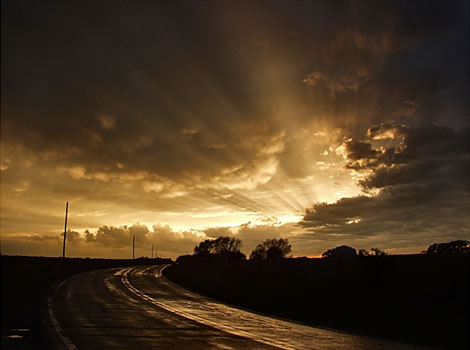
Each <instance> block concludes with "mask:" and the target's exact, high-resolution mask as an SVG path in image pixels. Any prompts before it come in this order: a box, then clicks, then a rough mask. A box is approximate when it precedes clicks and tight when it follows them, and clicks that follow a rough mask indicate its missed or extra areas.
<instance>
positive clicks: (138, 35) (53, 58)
mask: <svg viewBox="0 0 470 350" xmlns="http://www.w3.org/2000/svg"><path fill="white" fill-rule="evenodd" d="M2 6H3V11H2V15H3V21H2V48H3V49H2V52H3V53H4V54H3V59H2V87H3V88H2V124H3V125H2V133H3V134H4V135H3V138H4V139H5V142H8V143H19V144H21V145H23V146H24V147H26V148H29V149H32V150H34V151H35V152H37V153H38V154H49V155H50V157H51V158H53V159H52V160H53V161H59V162H61V163H63V164H65V165H82V166H86V168H87V170H100V171H107V172H118V173H119V172H120V171H121V170H120V168H118V167H117V164H118V163H119V164H120V165H121V166H122V167H125V168H126V169H127V170H128V171H142V170H144V171H149V172H150V173H155V174H159V175H162V176H166V177H175V176H178V177H186V178H187V177H192V176H205V177H209V178H210V177H212V176H215V175H220V174H221V172H223V170H224V169H226V168H230V167H233V166H240V165H241V166H245V167H246V166H247V164H249V162H250V161H252V160H254V161H256V159H257V158H259V157H263V156H259V155H260V153H262V152H263V149H264V147H265V145H263V142H262V141H261V140H262V139H269V138H270V137H274V136H275V135H276V134H279V132H280V131H281V129H280V126H279V124H278V121H276V117H275V114H276V108H278V107H276V106H274V105H272V104H271V103H265V102H263V101H266V100H267V99H268V98H273V97H276V95H279V93H278V92H276V91H277V87H276V85H279V84H282V85H284V87H285V89H286V91H285V92H286V93H289V94H291V95H292V96H295V97H292V98H293V99H294V100H293V101H292V102H291V103H295V104H296V105H297V106H303V107H301V108H300V107H299V108H300V110H299V111H294V113H296V114H298V116H297V118H300V119H302V118H303V119H304V120H305V118H306V117H307V115H310V116H311V115H312V112H314V113H313V114H322V113H321V112H322V111H323V112H326V113H327V114H328V117H329V118H330V119H331V121H330V122H329V123H330V124H333V125H336V126H340V127H351V120H350V118H353V119H354V122H353V124H355V126H354V128H357V129H358V130H361V121H360V120H359V119H358V118H359V117H356V116H352V117H351V116H349V117H345V115H351V114H353V115H359V114H361V113H362V114H363V117H364V118H366V119H371V118H372V120H376V119H377V118H378V117H381V118H383V117H385V118H399V117H402V116H392V114H393V113H392V111H396V110H397V106H400V105H403V108H404V109H406V108H407V106H408V105H407V103H408V104H409V103H412V105H415V104H419V106H418V107H416V108H418V109H419V108H422V107H421V106H423V105H424V102H427V100H426V101H423V103H421V102H419V101H418V100H419V98H417V96H416V94H417V91H421V93H420V95H422V91H423V90H424V91H428V89H433V90H432V94H433V95H435V94H436V93H439V91H440V90H441V89H442V88H444V87H445V88H446V89H450V88H453V87H455V89H457V90H458V91H460V92H461V93H464V92H465V91H466V90H465V86H463V85H462V79H463V78H461V77H462V76H465V74H464V73H465V69H467V70H468V65H465V64H463V63H462V62H464V61H462V60H463V59H464V58H465V57H468V52H467V51H465V50H466V49H465V48H462V45H461V43H462V41H461V40H460V39H462V40H464V39H465V34H462V33H461V32H462V31H461V30H460V28H461V26H462V22H465V21H468V18H466V17H465V11H463V12H464V14H462V8H465V7H466V6H467V5H466V4H465V2H451V3H450V4H449V3H447V2H433V3H432V4H429V3H427V2H423V3H420V2H418V3H412V4H408V3H401V2H398V3H395V2H384V3H382V2H380V3H379V4H377V3H376V2H348V1H345V2H341V3H337V4H330V3H329V2H324V3H322V2H319V3H310V2H298V3H297V2H296V3H295V4H291V3H288V2H283V1H278V2H264V1H256V2H249V3H242V4H235V3H233V2H217V1H216V2H210V1H209V2H204V3H188V2H181V3H180V2H172V3H152V2H148V3H143V4H142V5H141V6H133V5H130V4H127V3H124V2H99V3H98V4H83V3H79V2H66V3H64V2H46V3H36V2H25V1H23V2H22V1H20V2H9V1H6V2H4V3H3V5H2ZM455 32H457V33H459V35H460V37H461V38H460V37H458V36H457V37H456V38H454V40H453V41H450V42H449V41H448V40H447V36H449V37H451V36H452V35H454V36H453V37H455ZM462 35H463V36H464V37H462ZM464 46H465V45H464ZM423 50H424V51H423ZM429 50H432V52H434V51H436V52H442V51H444V52H449V53H452V54H453V55H454V56H452V59H451V58H447V59H446V60H445V61H444V62H449V64H442V62H439V63H437V61H436V63H435V64H429V63H427V64H424V63H426V62H427V61H426V59H425V57H424V56H423V55H422V53H427V52H428V51H429ZM458 50H464V51H462V52H460V54H459V55H457V53H458V52H459V51H458ZM281 52H282V53H283V55H282V56H280V53H281ZM407 57H408V59H407ZM410 58H411V59H410ZM454 58H455V60H454ZM451 60H452V61H451ZM409 62H411V66H412V67H410V64H409ZM451 62H452V64H450V63H451ZM414 66H420V67H421V68H420V70H419V72H418V73H415V72H416V71H417V70H416V69H414V68H413V67H414ZM462 68H463V70H462ZM397 69H398V70H399V72H398V74H400V75H402V76H401V78H400V83H399V84H398V82H397V81H396V80H393V81H391V80H390V79H396V76H397ZM457 71H458V72H459V74H458V75H457ZM312 72H314V73H312ZM315 72H316V73H315ZM312 74H313V75H312ZM416 74H421V75H424V76H426V77H427V80H426V81H423V79H419V76H418V77H417V76H416ZM429 76H432V77H433V78H432V80H431V81H429V79H430V78H429ZM315 79H316V80H322V81H323V82H324V84H326V88H325V89H326V90H325V92H324V93H323V92H322V88H321V87H320V88H319V89H317V88H316V87H312V88H313V89H314V90H315V94H314V95H315V96H314V97H313V99H312V97H311V94H309V91H308V89H306V88H305V87H304V86H302V80H304V81H306V82H310V85H315V84H313V82H314V81H316V80H315ZM384 79H385V80H386V84H385V83H382V82H381V81H382V80H384ZM443 79H444V80H445V81H446V83H445V84H443ZM415 81H423V83H422V84H421V85H419V86H416V84H415V83H412V82H415ZM317 85H318V84H317ZM320 85H321V84H320ZM389 86H390V88H389ZM273 87H274V89H272V88H273ZM459 89H460V90H459ZM462 89H463V90H462ZM270 90H271V91H270ZM287 90H289V92H287ZM461 90H462V91H461ZM283 93H284V92H283ZM273 94H274V95H273ZM352 95H354V96H355V97H352ZM371 95H372V96H375V97H374V98H375V99H376V100H378V101H381V102H380V103H381V104H383V106H387V107H386V110H382V111H381V113H380V116H375V111H371V110H370V109H371V107H370V106H367V107H364V106H363V105H364V103H363V101H365V100H367V99H368V98H370V96H371ZM425 95H426V96H425V97H424V98H425V99H426V98H427V97H429V96H428V95H427V94H425ZM451 95H452V96H454V95H455V94H451ZM458 96H461V95H460V94H457V97H456V98H455V99H457V98H458ZM277 97H280V96H277ZM331 99H333V100H334V105H330V104H329V103H324V102H323V103H320V104H318V101H322V100H326V101H328V100H331ZM390 99H391V100H390ZM406 101H408V102H406ZM410 101H411V102H410ZM382 102H383V103H382ZM332 103H333V102H332ZM389 104H392V105H393V107H391V106H389ZM443 104H445V103H443ZM313 106H316V107H313ZM383 106H382V109H383ZM452 106H453V107H452V108H460V107H456V104H455V103H454V104H453V105H452ZM441 107H442V108H447V107H446V106H441ZM312 108H314V109H313V110H312ZM423 108H424V107H423ZM449 108H450V107H449ZM462 108H463V107H462ZM462 108H461V109H462ZM315 109H316V112H315ZM351 111H352V112H351ZM413 111H414V109H413ZM404 113H405V114H407V113H408V112H404ZM408 114H409V113H408ZM367 116H369V117H367ZM424 118H426V117H424ZM265 121H267V122H268V124H270V125H269V127H268V126H266V124H265ZM365 122H367V120H366V121H365ZM362 125H363V124H362ZM362 127H363V126H362ZM188 130H192V131H191V132H190V133H189V134H188V132H187V131H188ZM235 130H236V131H237V132H234V131H235ZM292 132H294V131H292ZM287 151H288V150H287V149H286V152H287ZM281 165H282V164H281ZM286 168H287V169H289V165H288V164H286ZM247 171H250V169H247ZM290 173H292V174H297V173H298V172H296V171H292V170H291V171H290ZM300 173H302V172H300ZM294 176H297V175H294Z"/></svg>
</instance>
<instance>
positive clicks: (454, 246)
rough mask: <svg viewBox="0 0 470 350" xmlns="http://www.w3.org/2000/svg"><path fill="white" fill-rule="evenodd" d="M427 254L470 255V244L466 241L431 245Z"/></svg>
mask: <svg viewBox="0 0 470 350" xmlns="http://www.w3.org/2000/svg"><path fill="white" fill-rule="evenodd" d="M426 254H430V255H437V254H470V242H469V241H465V240H457V241H451V242H447V243H434V244H431V245H430V246H429V248H428V250H427V251H426Z"/></svg>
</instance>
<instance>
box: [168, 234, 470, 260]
mask: <svg viewBox="0 0 470 350" xmlns="http://www.w3.org/2000/svg"><path fill="white" fill-rule="evenodd" d="M241 247H242V241H241V240H240V239H238V238H235V237H228V236H226V237H218V238H216V239H206V240H205V241H203V242H201V243H199V245H197V246H195V247H194V254H193V255H183V256H180V257H178V258H177V259H176V262H177V263H181V262H185V261H186V262H187V261H194V260H196V261H197V260H208V259H212V260H214V259H219V260H225V261H243V260H246V259H247V257H246V255H245V254H243V253H242V252H241ZM291 250H292V246H291V245H290V244H289V240H288V239H285V238H272V239H267V240H265V241H264V242H262V243H260V244H258V245H257V246H256V247H255V249H253V251H252V252H251V254H250V257H249V259H250V260H251V261H263V260H268V261H273V260H279V259H284V258H286V257H287V256H288V255H289V253H290V252H291ZM421 254H428V255H449V254H470V242H469V241H466V240H456V241H451V242H446V243H434V244H432V245H430V246H429V247H428V249H427V250H424V251H422V252H421ZM387 255H390V253H388V252H386V251H385V250H383V249H380V248H371V249H370V250H367V249H359V250H358V251H356V249H355V248H352V247H349V246H346V245H342V246H338V247H336V248H331V249H328V250H327V251H325V252H323V254H322V258H348V257H356V256H360V257H365V256H387Z"/></svg>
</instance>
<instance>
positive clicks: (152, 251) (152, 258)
mask: <svg viewBox="0 0 470 350" xmlns="http://www.w3.org/2000/svg"><path fill="white" fill-rule="evenodd" d="M152 259H153V244H152Z"/></svg>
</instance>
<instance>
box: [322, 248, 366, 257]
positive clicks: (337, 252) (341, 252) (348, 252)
mask: <svg viewBox="0 0 470 350" xmlns="http://www.w3.org/2000/svg"><path fill="white" fill-rule="evenodd" d="M356 255H357V253H356V249H354V248H352V247H348V246H347V245H342V246H339V247H336V248H333V249H328V250H327V251H326V252H324V253H323V254H322V258H330V257H351V256H356Z"/></svg>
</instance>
